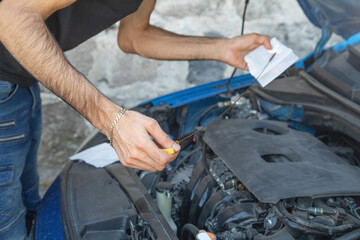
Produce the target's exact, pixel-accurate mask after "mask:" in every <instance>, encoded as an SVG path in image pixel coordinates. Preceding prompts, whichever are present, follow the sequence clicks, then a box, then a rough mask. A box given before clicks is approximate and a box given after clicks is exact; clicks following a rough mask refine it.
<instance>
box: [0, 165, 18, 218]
mask: <svg viewBox="0 0 360 240" xmlns="http://www.w3.org/2000/svg"><path fill="white" fill-rule="evenodd" d="M14 171H15V167H14V166H0V223H1V222H3V221H5V220H7V219H9V218H10V217H11V212H12V207H13V204H12V202H13V201H12V189H11V186H12V183H13V180H14Z"/></svg>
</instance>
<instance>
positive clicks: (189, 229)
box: [181, 223, 200, 240]
mask: <svg viewBox="0 0 360 240" xmlns="http://www.w3.org/2000/svg"><path fill="white" fill-rule="evenodd" d="M199 231H200V230H199V229H198V228H197V227H196V226H195V225H194V224H191V223H187V224H185V225H184V227H183V228H182V230H181V239H182V240H187V239H189V236H188V234H187V233H191V234H192V235H193V236H194V237H196V235H197V234H198V233H199Z"/></svg>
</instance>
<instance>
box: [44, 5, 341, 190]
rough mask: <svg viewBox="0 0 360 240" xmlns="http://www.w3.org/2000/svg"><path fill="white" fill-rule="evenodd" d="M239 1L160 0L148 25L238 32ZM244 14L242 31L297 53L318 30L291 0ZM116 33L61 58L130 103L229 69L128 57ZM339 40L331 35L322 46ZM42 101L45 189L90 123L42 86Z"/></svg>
mask: <svg viewBox="0 0 360 240" xmlns="http://www.w3.org/2000/svg"><path fill="white" fill-rule="evenodd" d="M280 2H281V3H280ZM243 4H244V1H243V0H212V1H203V0H183V1H169V0H158V1H157V6H156V9H155V12H154V13H153V15H152V18H151V23H152V24H155V25H157V26H160V27H163V28H165V29H167V30H170V31H175V32H177V33H180V34H186V35H201V36H210V37H218V36H224V37H232V36H236V35H238V34H239V33H240V31H241V16H242V12H243ZM246 19H247V20H246V24H245V33H251V32H258V33H262V34H268V35H270V36H272V37H276V38H278V39H279V40H280V41H281V42H283V43H284V44H285V45H287V46H288V47H290V48H292V49H294V51H295V53H296V54H297V55H299V57H304V56H306V55H307V54H308V53H309V52H310V51H312V50H313V49H314V47H315V44H316V42H317V41H318V39H319V38H320V35H321V31H320V30H319V29H317V28H315V27H314V26H313V25H312V24H311V23H310V22H309V21H308V20H307V18H306V17H305V15H304V13H303V12H302V10H301V9H300V7H299V5H298V4H297V2H296V0H286V1H278V0H256V1H254V0H253V1H251V2H250V4H249V6H248V12H247V17H246ZM116 35H117V25H114V26H113V27H110V28H109V29H107V30H105V31H104V32H102V33H100V34H99V35H97V36H95V37H93V38H92V39H90V40H88V41H87V42H85V43H83V44H82V45H80V46H78V47H77V48H76V49H73V50H71V51H69V52H67V53H66V56H67V58H68V59H69V61H70V62H71V63H72V64H73V65H74V66H75V67H76V68H77V69H79V70H80V71H81V72H82V73H83V74H84V75H85V76H87V77H88V78H89V79H90V80H91V81H92V82H93V83H94V84H95V85H96V86H97V87H98V88H99V89H100V90H101V91H102V92H103V93H104V94H105V95H107V96H108V97H110V98H111V99H113V100H114V101H116V102H117V103H119V104H120V105H123V106H126V107H128V108H129V107H132V106H135V105H137V104H138V103H140V102H142V101H145V100H148V99H150V98H153V97H157V96H160V95H163V94H166V93H170V92H173V91H177V90H180V89H184V88H188V87H190V86H193V85H196V84H201V83H205V82H209V81H214V80H217V79H220V78H225V77H229V75H230V74H231V72H232V68H230V67H229V66H227V65H225V64H222V63H218V62H214V61H192V62H187V61H184V62H178V61H155V60H148V59H144V58H142V57H139V56H136V55H126V54H124V53H122V52H121V51H120V50H119V49H118V47H117V44H116ZM340 41H341V39H340V38H339V37H337V36H333V37H332V38H331V39H330V41H329V43H328V45H334V44H335V43H337V42H340ZM241 72H242V71H238V74H241ZM42 99H43V138H42V144H41V147H40V152H39V163H38V167H39V173H40V185H41V193H42V194H44V192H45V191H46V189H47V188H48V186H49V185H50V184H51V182H52V181H53V180H54V178H55V177H56V176H57V175H58V173H59V172H60V170H61V168H62V166H63V165H64V163H66V162H67V161H68V160H67V159H68V158H69V156H71V155H72V154H73V152H74V151H75V150H76V149H77V147H78V146H79V145H80V143H81V142H82V141H83V140H84V139H85V137H86V136H87V135H88V134H89V133H90V132H91V131H92V126H91V125H90V124H89V123H87V122H86V121H85V120H84V119H83V118H82V117H81V116H80V115H79V114H78V113H77V112H76V111H74V110H73V109H72V108H71V107H69V106H68V105H66V104H65V103H64V102H62V101H61V100H60V99H59V98H57V97H56V96H54V95H53V94H51V93H50V92H49V91H48V90H46V89H45V88H42Z"/></svg>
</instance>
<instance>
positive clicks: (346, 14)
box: [298, 0, 360, 39]
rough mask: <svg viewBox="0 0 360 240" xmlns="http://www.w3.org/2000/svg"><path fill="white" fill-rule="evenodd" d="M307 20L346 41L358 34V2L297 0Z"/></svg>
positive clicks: (347, 0)
mask: <svg viewBox="0 0 360 240" xmlns="http://www.w3.org/2000/svg"><path fill="white" fill-rule="evenodd" d="M298 2H299V4H300V6H301V8H302V9H303V11H304V12H305V14H306V16H307V17H308V18H309V20H310V21H311V22H312V23H313V24H314V25H315V26H317V27H319V28H327V29H328V30H329V31H331V32H334V33H336V34H338V35H340V36H342V37H343V38H345V39H347V38H349V37H350V36H352V35H354V34H355V33H358V32H360V1H359V0H298Z"/></svg>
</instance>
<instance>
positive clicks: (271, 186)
mask: <svg viewBox="0 0 360 240" xmlns="http://www.w3.org/2000/svg"><path fill="white" fill-rule="evenodd" d="M204 140H205V142H206V143H207V144H208V145H209V147H210V148H211V149H212V150H213V151H214V153H215V154H216V155H217V156H218V157H220V158H221V159H222V160H223V161H224V162H225V164H226V165H227V166H228V167H229V169H230V170H231V171H232V172H233V174H234V175H235V176H236V177H237V178H238V179H239V180H240V181H241V182H242V183H243V184H244V185H245V186H246V187H247V188H248V190H249V191H250V192H252V193H253V194H254V195H255V196H256V197H257V198H258V199H259V200H260V201H261V202H265V203H277V202H278V201H279V200H280V199H286V198H294V197H327V196H348V195H351V196H354V195H360V188H359V182H360V168H359V167H356V166H353V165H350V164H348V163H346V162H344V161H343V160H342V159H341V158H339V157H338V156H336V155H335V154H334V153H332V152H331V151H330V150H329V149H328V147H327V146H326V145H325V144H323V143H322V142H321V141H319V140H318V139H317V138H315V137H314V136H312V135H310V134H308V133H305V132H299V131H295V130H292V129H290V128H288V126H287V124H286V123H281V122H276V121H256V120H240V119H231V120H221V121H218V122H217V123H214V124H212V125H210V126H209V127H208V129H207V130H206V133H205V136H204Z"/></svg>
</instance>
